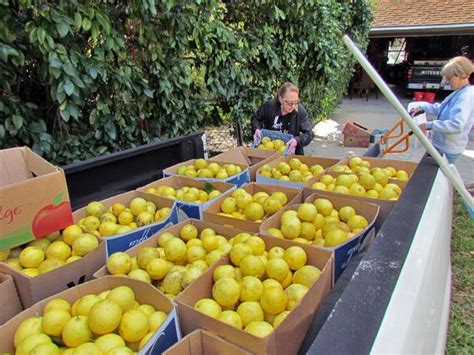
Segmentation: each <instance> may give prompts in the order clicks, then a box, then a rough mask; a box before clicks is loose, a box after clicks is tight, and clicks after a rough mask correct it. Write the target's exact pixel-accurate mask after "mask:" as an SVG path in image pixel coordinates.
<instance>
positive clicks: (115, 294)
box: [107, 286, 135, 312]
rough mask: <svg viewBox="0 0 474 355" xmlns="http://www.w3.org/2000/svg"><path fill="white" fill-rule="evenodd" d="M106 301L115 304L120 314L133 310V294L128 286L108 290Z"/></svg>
mask: <svg viewBox="0 0 474 355" xmlns="http://www.w3.org/2000/svg"><path fill="white" fill-rule="evenodd" d="M107 300H109V301H112V302H115V303H117V304H118V305H119V306H120V309H121V310H122V312H126V311H128V310H130V309H133V307H134V302H135V292H133V290H132V289H131V288H130V287H128V286H119V287H116V288H114V289H112V290H110V292H109V294H108V295H107Z"/></svg>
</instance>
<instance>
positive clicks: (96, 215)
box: [68, 197, 171, 237]
mask: <svg viewBox="0 0 474 355" xmlns="http://www.w3.org/2000/svg"><path fill="white" fill-rule="evenodd" d="M86 212H87V214H88V216H87V217H85V218H81V219H80V220H79V221H78V222H77V225H76V226H74V227H71V228H74V231H72V230H71V233H75V234H77V233H79V232H80V230H81V231H86V232H88V233H92V234H95V235H96V236H98V237H110V236H114V235H118V234H123V233H127V232H129V231H131V230H133V229H136V228H138V227H142V226H144V225H147V224H152V223H155V222H159V221H163V220H165V219H166V218H167V217H168V216H169V214H170V213H171V208H169V207H163V208H160V209H158V208H157V206H156V204H155V203H154V202H151V201H147V200H145V199H144V198H142V197H135V198H134V199H132V200H131V201H130V206H129V207H126V206H125V205H124V204H122V203H114V204H113V205H112V206H111V207H110V208H109V209H108V210H107V211H106V210H105V206H104V204H103V203H102V202H95V201H94V202H91V203H89V204H88V205H87V207H86ZM68 228H70V227H68Z"/></svg>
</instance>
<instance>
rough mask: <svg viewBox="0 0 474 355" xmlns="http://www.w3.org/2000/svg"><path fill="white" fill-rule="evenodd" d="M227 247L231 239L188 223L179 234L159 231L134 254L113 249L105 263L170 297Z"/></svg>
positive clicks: (192, 279)
mask: <svg viewBox="0 0 474 355" xmlns="http://www.w3.org/2000/svg"><path fill="white" fill-rule="evenodd" d="M245 235H248V234H247V233H245ZM237 236H238V235H237ZM249 236H250V235H249ZM231 248H232V242H231V241H229V240H227V239H226V238H225V237H224V236H222V235H218V234H217V233H216V232H215V231H214V229H212V228H204V229H202V230H201V231H199V230H198V228H197V227H196V226H195V225H193V224H190V223H189V224H186V225H184V226H183V227H182V228H181V230H180V232H179V235H174V234H172V233H170V232H163V233H161V234H160V235H159V237H158V244H157V245H156V247H142V248H141V249H140V250H139V251H138V254H137V256H134V257H130V255H128V254H127V253H124V252H116V253H113V254H112V255H111V256H110V258H109V259H108V260H107V265H106V266H107V270H108V272H109V273H110V274H111V275H120V276H128V277H130V278H134V279H137V280H141V281H144V282H147V283H153V284H154V285H155V286H156V287H158V288H159V289H160V290H161V291H163V292H164V293H165V294H166V295H167V296H168V297H169V298H174V296H176V295H177V294H178V293H180V292H181V291H182V290H183V289H184V288H186V287H187V286H188V285H189V284H190V283H191V282H193V281H194V280H196V279H197V278H198V277H199V276H201V275H202V274H203V273H204V272H205V271H206V270H207V269H208V268H209V266H211V265H212V264H214V263H215V262H216V261H218V260H219V259H221V258H222V257H223V256H224V255H226V254H227V253H228V252H229V250H230V249H231Z"/></svg>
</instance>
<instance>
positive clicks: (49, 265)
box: [38, 258, 66, 274]
mask: <svg viewBox="0 0 474 355" xmlns="http://www.w3.org/2000/svg"><path fill="white" fill-rule="evenodd" d="M64 265H66V262H65V261H63V260H61V259H56V258H50V259H46V260H45V261H43V262H42V263H41V265H40V266H39V267H38V272H39V273H40V274H44V273H46V272H49V271H51V270H54V269H57V268H58V267H61V266H64Z"/></svg>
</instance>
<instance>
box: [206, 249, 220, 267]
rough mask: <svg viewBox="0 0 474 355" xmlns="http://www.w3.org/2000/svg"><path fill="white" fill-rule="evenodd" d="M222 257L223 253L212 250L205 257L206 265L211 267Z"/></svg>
mask: <svg viewBox="0 0 474 355" xmlns="http://www.w3.org/2000/svg"><path fill="white" fill-rule="evenodd" d="M224 255H225V253H224V252H223V251H221V250H213V251H211V252H210V253H209V254H207V256H206V264H207V265H208V266H211V265H212V264H214V263H215V262H218V261H219V260H220V259H221V258H222V257H223V256H224Z"/></svg>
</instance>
